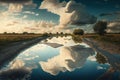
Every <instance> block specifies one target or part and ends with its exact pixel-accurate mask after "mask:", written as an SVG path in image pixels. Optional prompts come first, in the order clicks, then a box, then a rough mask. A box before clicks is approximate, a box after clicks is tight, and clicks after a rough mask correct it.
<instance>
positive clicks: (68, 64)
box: [40, 45, 94, 75]
mask: <svg viewBox="0 0 120 80" xmlns="http://www.w3.org/2000/svg"><path fill="white" fill-rule="evenodd" d="M90 53H94V51H93V50H92V49H90V48H85V47H83V46H80V45H76V46H71V47H62V48H61V49H60V54H59V55H58V56H55V57H53V58H51V59H49V60H48V61H47V62H40V65H41V67H42V69H43V70H44V71H45V72H47V73H50V74H51V75H57V74H58V73H59V72H60V71H62V72H65V71H70V72H71V71H74V70H75V69H76V68H81V67H82V66H83V65H84V63H85V62H86V60H87V58H88V56H89V55H91V54H90Z"/></svg>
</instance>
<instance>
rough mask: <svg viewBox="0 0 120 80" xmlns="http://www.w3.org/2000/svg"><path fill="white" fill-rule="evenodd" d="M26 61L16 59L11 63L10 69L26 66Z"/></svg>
mask: <svg viewBox="0 0 120 80" xmlns="http://www.w3.org/2000/svg"><path fill="white" fill-rule="evenodd" d="M24 65H25V63H24V62H23V61H22V60H15V61H13V62H12V63H11V66H10V69H19V68H21V67H24Z"/></svg>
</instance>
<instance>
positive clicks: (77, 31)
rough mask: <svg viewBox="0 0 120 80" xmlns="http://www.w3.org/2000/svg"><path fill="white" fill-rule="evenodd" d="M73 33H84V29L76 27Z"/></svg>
mask: <svg viewBox="0 0 120 80" xmlns="http://www.w3.org/2000/svg"><path fill="white" fill-rule="evenodd" d="M73 34H74V35H83V34H84V31H83V30H82V29H75V30H74V31H73Z"/></svg>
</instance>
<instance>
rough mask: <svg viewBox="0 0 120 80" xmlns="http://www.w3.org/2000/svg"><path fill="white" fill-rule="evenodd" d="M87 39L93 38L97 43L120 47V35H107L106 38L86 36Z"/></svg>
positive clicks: (94, 35) (93, 35)
mask: <svg viewBox="0 0 120 80" xmlns="http://www.w3.org/2000/svg"><path fill="white" fill-rule="evenodd" d="M84 37H85V38H92V39H94V40H96V41H102V42H108V43H112V44H115V45H120V34H105V35H104V36H100V35H97V34H85V35H84Z"/></svg>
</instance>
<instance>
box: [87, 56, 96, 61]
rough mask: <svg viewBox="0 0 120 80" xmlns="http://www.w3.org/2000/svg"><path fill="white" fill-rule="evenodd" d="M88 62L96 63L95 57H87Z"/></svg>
mask: <svg viewBox="0 0 120 80" xmlns="http://www.w3.org/2000/svg"><path fill="white" fill-rule="evenodd" d="M88 60H90V61H96V58H95V55H93V56H89V57H88Z"/></svg>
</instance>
